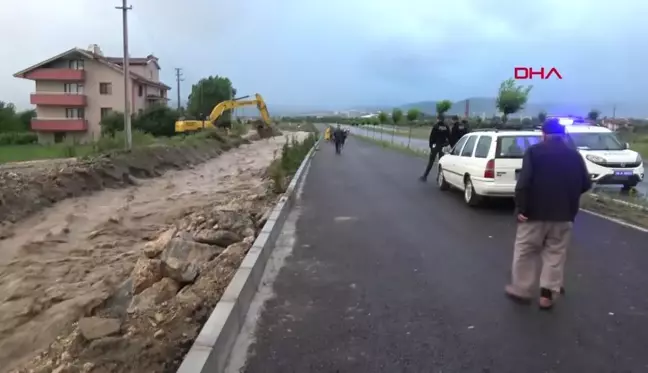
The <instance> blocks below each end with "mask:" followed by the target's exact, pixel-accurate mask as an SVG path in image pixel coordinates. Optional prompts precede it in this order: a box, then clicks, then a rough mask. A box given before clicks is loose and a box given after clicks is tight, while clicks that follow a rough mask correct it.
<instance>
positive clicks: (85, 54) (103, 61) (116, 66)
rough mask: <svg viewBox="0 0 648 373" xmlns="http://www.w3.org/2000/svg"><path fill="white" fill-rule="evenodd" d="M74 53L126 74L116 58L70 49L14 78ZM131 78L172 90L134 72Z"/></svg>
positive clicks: (20, 72)
mask: <svg viewBox="0 0 648 373" xmlns="http://www.w3.org/2000/svg"><path fill="white" fill-rule="evenodd" d="M73 53H78V54H81V55H82V56H83V57H85V58H87V59H89V60H95V61H97V62H99V63H101V64H103V65H105V66H106V67H108V68H111V69H113V70H115V71H117V72H119V73H121V74H123V73H124V70H123V68H122V66H121V65H122V64H123V63H121V64H118V63H116V60H117V58H116V57H104V56H102V55H100V54H97V53H94V52H92V51H89V50H86V49H81V48H72V49H69V50H67V51H65V52H63V53H61V54H58V55H56V56H54V57H52V58H49V59H47V60H45V61H41V62H39V63H37V64H35V65H33V66H30V67H28V68H26V69H25V70H22V71H19V72H17V73H15V74H14V77H16V78H24V77H25V75H26V74H27V73H30V72H32V71H33V70H36V69H37V68H39V67H41V66H43V65H46V64H48V63H50V62H53V61H56V60H58V59H60V58H63V57H65V56H68V55H70V54H73ZM149 57H153V60H154V61H155V64H156V65H157V67H158V69H159V68H160V66H159V65H158V63H157V58H156V57H154V56H149ZM146 59H148V57H147V58H145V60H146ZM111 60H112V61H115V62H112V61H111ZM119 60H120V61H123V59H119ZM133 60H134V61H133ZM139 60H141V59H140V58H132V59H130V61H131V64H133V65H137V64H139V63H137V62H139ZM135 61H137V62H135ZM147 63H148V62H147ZM130 76H131V77H132V78H133V79H134V80H136V81H139V82H141V83H144V84H148V85H152V86H156V87H160V88H165V89H171V87H169V86H168V85H166V84H164V83H162V82H156V81H153V80H150V79H148V78H145V77H143V76H142V75H140V74H137V73H134V72H132V71H131V72H130Z"/></svg>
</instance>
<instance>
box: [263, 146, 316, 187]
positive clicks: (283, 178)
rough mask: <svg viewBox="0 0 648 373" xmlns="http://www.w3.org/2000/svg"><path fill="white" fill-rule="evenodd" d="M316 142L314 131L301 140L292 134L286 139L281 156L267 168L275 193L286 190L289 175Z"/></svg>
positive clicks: (290, 175) (295, 170)
mask: <svg viewBox="0 0 648 373" xmlns="http://www.w3.org/2000/svg"><path fill="white" fill-rule="evenodd" d="M316 142H317V135H316V134H314V133H310V134H309V135H308V137H307V138H306V139H305V140H304V141H302V142H299V141H297V139H296V138H295V137H294V136H293V137H292V138H291V139H290V140H288V139H286V143H285V144H284V145H283V147H282V148H281V157H280V158H279V159H275V160H274V161H273V162H272V163H271V164H270V167H269V168H268V173H269V175H270V178H271V179H272V189H273V191H274V192H275V193H283V192H285V191H286V188H287V187H288V181H289V179H290V177H292V176H293V175H294V174H295V172H297V169H299V166H300V165H301V163H302V161H303V160H304V158H305V157H306V154H308V152H309V151H310V149H311V148H312V147H313V145H315V143H316Z"/></svg>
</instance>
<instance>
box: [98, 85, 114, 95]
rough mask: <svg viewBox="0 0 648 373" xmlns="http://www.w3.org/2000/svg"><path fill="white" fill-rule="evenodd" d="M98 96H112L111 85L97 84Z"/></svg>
mask: <svg viewBox="0 0 648 373" xmlns="http://www.w3.org/2000/svg"><path fill="white" fill-rule="evenodd" d="M99 94H102V95H112V83H99Z"/></svg>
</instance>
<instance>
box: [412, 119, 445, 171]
mask: <svg viewBox="0 0 648 373" xmlns="http://www.w3.org/2000/svg"><path fill="white" fill-rule="evenodd" d="M449 141H450V127H448V125H447V124H445V122H444V120H443V117H439V119H438V120H437V122H436V124H434V125H433V126H432V130H431V131H430V158H429V159H428V164H427V167H425V172H423V175H421V177H420V178H419V180H421V181H423V182H425V181H427V178H428V175H429V174H430V171H431V170H432V167H433V166H434V161H435V160H436V157H437V155H438V156H439V158H441V157H442V156H443V152H442V149H443V147H444V146H446V145H447V144H448V142H449Z"/></svg>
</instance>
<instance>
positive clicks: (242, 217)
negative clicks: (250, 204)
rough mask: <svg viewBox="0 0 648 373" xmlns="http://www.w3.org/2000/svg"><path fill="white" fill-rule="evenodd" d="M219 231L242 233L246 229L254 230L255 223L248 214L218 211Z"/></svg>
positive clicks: (234, 211)
mask: <svg viewBox="0 0 648 373" xmlns="http://www.w3.org/2000/svg"><path fill="white" fill-rule="evenodd" d="M216 218H217V220H218V229H223V230H229V231H234V232H240V231H241V230H243V229H245V228H254V221H252V219H251V218H250V216H249V215H248V214H247V213H243V212H240V211H236V210H218V211H216Z"/></svg>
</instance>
